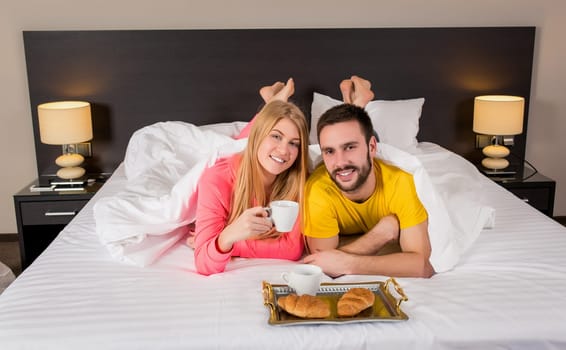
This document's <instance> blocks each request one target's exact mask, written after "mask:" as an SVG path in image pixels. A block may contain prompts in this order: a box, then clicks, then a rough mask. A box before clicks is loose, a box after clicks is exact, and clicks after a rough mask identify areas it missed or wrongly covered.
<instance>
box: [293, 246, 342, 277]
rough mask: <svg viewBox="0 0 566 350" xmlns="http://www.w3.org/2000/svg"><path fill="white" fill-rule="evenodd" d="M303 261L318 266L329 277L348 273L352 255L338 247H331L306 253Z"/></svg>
mask: <svg viewBox="0 0 566 350" xmlns="http://www.w3.org/2000/svg"><path fill="white" fill-rule="evenodd" d="M303 261H304V262H305V263H306V264H314V265H317V266H319V267H320V268H321V269H322V271H324V273H325V274H327V275H328V276H330V277H338V276H341V275H345V274H348V273H349V266H350V264H351V262H352V256H351V255H350V254H348V253H345V252H343V251H340V250H338V249H331V250H324V251H319V252H316V253H314V254H311V255H308V256H306V257H305V258H304V260H303Z"/></svg>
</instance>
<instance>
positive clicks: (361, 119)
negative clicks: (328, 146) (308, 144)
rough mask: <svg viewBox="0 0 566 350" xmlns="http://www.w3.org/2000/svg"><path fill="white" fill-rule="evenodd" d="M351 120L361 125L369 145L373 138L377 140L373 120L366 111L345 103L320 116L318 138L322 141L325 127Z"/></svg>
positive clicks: (317, 129) (317, 130) (317, 126)
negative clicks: (321, 134) (321, 137)
mask: <svg viewBox="0 0 566 350" xmlns="http://www.w3.org/2000/svg"><path fill="white" fill-rule="evenodd" d="M351 120H355V121H357V122H358V124H360V128H361V129H362V131H363V133H364V137H365V139H366V142H367V143H369V140H370V139H371V137H372V136H375V137H376V138H377V134H376V133H375V131H374V130H373V124H372V122H371V119H370V117H369V115H368V113H367V112H366V111H365V109H363V108H361V107H358V106H356V105H353V104H349V103H344V104H341V105H338V106H334V107H332V108H330V109H329V110H327V111H326V112H324V113H323V114H322V115H321V116H320V119H319V120H318V123H317V125H316V136H317V137H318V140H319V141H320V132H321V131H322V129H324V127H326V126H328V125H334V124H337V123H342V122H347V121H351Z"/></svg>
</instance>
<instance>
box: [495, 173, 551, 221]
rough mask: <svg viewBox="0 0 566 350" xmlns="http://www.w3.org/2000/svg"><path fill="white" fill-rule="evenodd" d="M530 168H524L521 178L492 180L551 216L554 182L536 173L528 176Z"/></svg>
mask: <svg viewBox="0 0 566 350" xmlns="http://www.w3.org/2000/svg"><path fill="white" fill-rule="evenodd" d="M529 171H530V172H531V174H532V170H530V169H525V176H523V178H524V180H523V179H514V180H494V181H496V182H497V183H498V184H500V185H501V186H503V187H505V188H506V189H508V190H509V191H511V192H512V193H513V194H514V195H516V196H517V197H519V198H521V199H522V200H524V201H525V202H527V203H529V204H530V205H531V206H533V207H535V208H536V209H538V210H540V211H541V212H543V213H544V214H546V215H548V216H550V217H552V215H553V211H554V192H555V189H556V182H555V181H554V180H552V179H549V178H548V177H546V176H544V175H542V174H540V173H536V174H534V175H532V176H529V173H528V172H529Z"/></svg>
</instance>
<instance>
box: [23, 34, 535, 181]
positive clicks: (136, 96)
mask: <svg viewBox="0 0 566 350" xmlns="http://www.w3.org/2000/svg"><path fill="white" fill-rule="evenodd" d="M23 37H24V44H25V57H26V63H27V73H28V80H29V92H30V102H31V110H32V118H33V128H34V135H35V146H36V154H37V167H38V173H39V174H40V175H44V174H52V173H54V172H55V168H56V166H55V164H54V159H55V158H56V157H57V156H58V155H59V154H60V148H58V147H56V146H49V145H44V144H42V143H41V142H40V141H39V133H38V124H37V105H38V104H40V103H43V102H47V101H58V100H67V99H78V100H85V101H88V102H91V103H92V109H93V125H94V139H93V140H92V151H93V157H92V158H89V159H87V163H86V167H87V171H88V172H89V173H101V172H112V171H113V170H114V169H115V168H116V167H117V166H118V164H119V163H120V162H121V161H122V159H123V157H124V153H125V149H126V146H127V143H128V140H129V138H130V136H131V135H132V133H133V132H134V131H135V130H137V129H139V128H141V127H143V126H146V125H149V124H152V123H155V122H158V121H166V120H182V121H188V122H192V123H195V124H199V125H201V124H207V123H215V122H222V121H233V120H249V118H250V117H251V116H252V115H253V114H254V113H255V112H256V111H257V109H258V107H259V106H260V105H261V99H260V97H259V95H258V93H257V91H258V88H259V87H260V86H262V85H266V84H271V83H272V82H273V81H275V80H285V79H287V78H288V77H293V78H294V79H295V82H296V86H297V89H296V94H295V96H294V102H296V103H297V104H298V105H299V106H300V107H301V108H302V109H303V110H304V111H305V113H306V114H307V115H308V114H309V113H310V104H311V100H312V93H313V91H318V92H321V93H325V94H328V95H330V96H333V97H335V98H339V97H340V93H339V89H338V83H339V81H340V80H341V79H343V78H345V77H349V76H351V75H352V74H357V75H361V76H363V77H366V78H368V79H370V80H371V81H372V82H373V87H374V90H375V92H376V98H378V99H404V98H414V97H425V99H426V102H425V104H424V108H423V113H422V117H421V122H420V132H419V135H418V139H419V141H431V142H435V143H438V144H440V145H442V146H444V147H446V148H448V149H450V150H452V151H454V152H456V153H458V154H461V155H463V156H465V157H466V158H468V159H470V160H472V161H477V160H478V159H480V158H481V152H480V150H478V149H476V148H475V134H474V133H473V131H472V117H473V99H474V97H475V96H477V95H483V94H509V95H519V96H524V97H525V98H526V114H525V122H524V132H523V134H521V135H519V136H517V137H516V138H515V146H514V147H513V153H514V154H516V155H518V158H517V161H516V162H517V163H522V159H523V158H524V154H525V139H526V130H527V121H528V113H527V112H528V108H529V97H530V87H531V71H532V63H533V49H534V41H535V28H534V27H481V28H373V29H238V30H108V31H106V30H105V31H24V33H23Z"/></svg>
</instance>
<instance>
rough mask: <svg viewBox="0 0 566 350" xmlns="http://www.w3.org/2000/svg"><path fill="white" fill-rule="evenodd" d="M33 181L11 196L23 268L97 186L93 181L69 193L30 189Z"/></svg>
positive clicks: (79, 207)
mask: <svg viewBox="0 0 566 350" xmlns="http://www.w3.org/2000/svg"><path fill="white" fill-rule="evenodd" d="M33 185H36V186H37V185H38V181H37V180H36V181H34V182H32V183H31V184H29V185H28V186H27V187H26V188H24V189H22V190H21V191H20V192H18V193H16V194H15V195H14V205H15V208H16V221H17V224H18V238H19V243H20V257H21V260H22V270H23V269H25V268H26V267H27V266H29V265H30V264H31V263H32V262H33V261H34V260H35V258H37V257H38V256H39V254H41V252H43V250H45V248H47V246H48V245H49V244H50V243H51V241H53V240H54V239H55V237H56V236H57V235H58V234H59V232H61V230H62V229H63V228H64V227H65V225H67V224H68V223H69V222H70V221H71V219H73V217H74V216H75V215H76V214H77V213H78V212H79V211H80V210H81V209H82V208H83V207H84V206H85V204H86V203H87V202H88V201H89V200H90V199H91V198H92V196H94V194H95V193H96V191H98V189H100V187H101V186H102V183H99V182H94V183H90V184H88V185H86V186H84V190H81V191H72V192H63V191H61V192H59V191H57V192H55V191H53V192H32V191H30V187H31V186H33Z"/></svg>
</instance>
